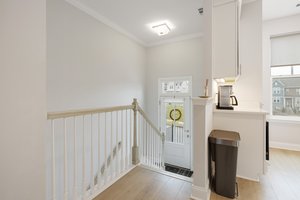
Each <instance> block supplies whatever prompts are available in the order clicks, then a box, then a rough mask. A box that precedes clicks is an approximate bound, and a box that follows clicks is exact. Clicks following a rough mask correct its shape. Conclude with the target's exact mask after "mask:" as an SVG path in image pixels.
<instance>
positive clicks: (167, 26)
mask: <svg viewBox="0 0 300 200" xmlns="http://www.w3.org/2000/svg"><path fill="white" fill-rule="evenodd" d="M147 26H148V27H149V28H150V29H151V30H152V31H154V32H155V33H156V34H157V35H159V36H163V35H167V34H168V33H170V31H171V30H173V29H174V26H173V25H172V24H171V23H170V22H169V21H167V20H165V21H159V22H155V23H151V24H148V25H147Z"/></svg>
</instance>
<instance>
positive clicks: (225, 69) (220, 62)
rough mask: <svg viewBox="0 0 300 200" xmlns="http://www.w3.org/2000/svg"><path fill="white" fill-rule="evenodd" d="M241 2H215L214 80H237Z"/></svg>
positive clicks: (238, 73) (223, 0) (228, 0)
mask: <svg viewBox="0 0 300 200" xmlns="http://www.w3.org/2000/svg"><path fill="white" fill-rule="evenodd" d="M240 5H241V2H240V1H239V0H214V5H213V78H214V79H216V78H218V79H219V78H235V77H238V76H239V75H240V73H241V69H240V64H239V21H240V20H239V19H240V10H241V8H240Z"/></svg>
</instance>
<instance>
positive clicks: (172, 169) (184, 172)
mask: <svg viewBox="0 0 300 200" xmlns="http://www.w3.org/2000/svg"><path fill="white" fill-rule="evenodd" d="M165 169H166V171H168V172H172V173H174V174H179V175H182V176H186V177H191V176H192V175H193V171H191V170H190V169H187V168H183V167H178V166H175V165H170V164H167V163H165Z"/></svg>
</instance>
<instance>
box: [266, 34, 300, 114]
mask: <svg viewBox="0 0 300 200" xmlns="http://www.w3.org/2000/svg"><path fill="white" fill-rule="evenodd" d="M271 76H272V110H273V115H283V116H300V34H292V35H286V36H280V37H273V38H271Z"/></svg>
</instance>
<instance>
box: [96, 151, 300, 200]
mask: <svg viewBox="0 0 300 200" xmlns="http://www.w3.org/2000/svg"><path fill="white" fill-rule="evenodd" d="M269 163H270V166H269V168H268V173H267V174H266V175H265V176H263V177H262V178H261V182H260V183H258V182H254V181H248V180H245V179H238V184H239V193H240V194H239V197H238V198H236V199H239V200H299V199H300V152H294V151H286V150H279V149H271V150H270V162H269ZM191 185H192V184H191V183H189V182H186V181H183V180H179V179H176V178H173V177H169V176H166V175H163V174H160V173H156V172H153V171H150V170H147V169H144V168H142V167H136V168H135V169H134V170H132V171H131V172H130V173H128V174H127V175H126V176H124V177H123V178H121V179H120V180H119V181H117V182H116V183H115V184H113V185H112V186H111V187H109V188H108V189H107V190H105V191H104V192H103V193H102V194H100V195H99V196H98V197H96V198H95V199H94V200H187V199H189V198H190V194H191ZM210 200H229V199H228V198H224V197H221V196H219V195H217V194H214V193H212V194H211V199H210Z"/></svg>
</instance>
